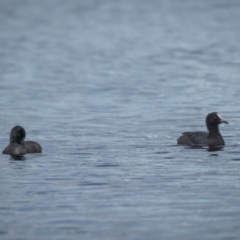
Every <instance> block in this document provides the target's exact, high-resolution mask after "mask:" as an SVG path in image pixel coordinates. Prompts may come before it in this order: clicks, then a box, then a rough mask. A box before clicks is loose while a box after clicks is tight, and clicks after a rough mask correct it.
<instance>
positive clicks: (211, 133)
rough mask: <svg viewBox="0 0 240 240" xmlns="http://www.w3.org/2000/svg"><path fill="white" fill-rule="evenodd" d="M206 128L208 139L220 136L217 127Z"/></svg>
mask: <svg viewBox="0 0 240 240" xmlns="http://www.w3.org/2000/svg"><path fill="white" fill-rule="evenodd" d="M207 128H208V132H209V137H210V136H216V135H221V133H220V132H219V128H218V125H210V126H208V127H207Z"/></svg>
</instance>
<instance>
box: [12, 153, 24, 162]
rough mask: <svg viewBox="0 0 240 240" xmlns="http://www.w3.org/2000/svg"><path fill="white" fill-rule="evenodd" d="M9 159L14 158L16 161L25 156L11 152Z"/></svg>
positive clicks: (21, 159)
mask: <svg viewBox="0 0 240 240" xmlns="http://www.w3.org/2000/svg"><path fill="white" fill-rule="evenodd" d="M10 159H13V160H16V161H24V160H26V158H25V157H24V156H23V155H14V154H12V155H11V157H10Z"/></svg>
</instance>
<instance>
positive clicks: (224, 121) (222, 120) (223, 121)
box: [220, 119, 228, 124]
mask: <svg viewBox="0 0 240 240" xmlns="http://www.w3.org/2000/svg"><path fill="white" fill-rule="evenodd" d="M220 121H221V123H226V124H228V121H226V120H224V119H221V120H220Z"/></svg>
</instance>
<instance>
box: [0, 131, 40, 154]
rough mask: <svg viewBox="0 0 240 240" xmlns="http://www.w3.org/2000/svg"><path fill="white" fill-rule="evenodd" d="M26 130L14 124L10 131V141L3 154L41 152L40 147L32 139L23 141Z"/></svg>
mask: <svg viewBox="0 0 240 240" xmlns="http://www.w3.org/2000/svg"><path fill="white" fill-rule="evenodd" d="M25 137H26V131H25V129H24V128H23V127H21V126H15V127H13V128H12V130H11V132H10V141H9V144H8V146H7V147H6V148H5V149H4V150H3V152H2V153H3V154H10V155H24V154H26V153H41V152H42V147H41V145H40V144H39V143H37V142H34V141H25V140H24V139H25Z"/></svg>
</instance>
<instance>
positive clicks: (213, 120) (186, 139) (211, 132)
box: [177, 112, 228, 146]
mask: <svg viewBox="0 0 240 240" xmlns="http://www.w3.org/2000/svg"><path fill="white" fill-rule="evenodd" d="M221 123H226V124H228V122H227V121H226V120H224V119H223V118H222V116H221V115H220V114H219V113H218V112H211V113H209V114H208V115H207V116H206V126H207V129H208V133H207V132H184V133H182V135H181V136H180V137H179V138H178V140H177V143H178V144H181V145H190V146H193V145H208V146H220V145H225V142H224V139H223V137H222V135H221V133H220V132H219V128H218V125H219V124H221Z"/></svg>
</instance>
